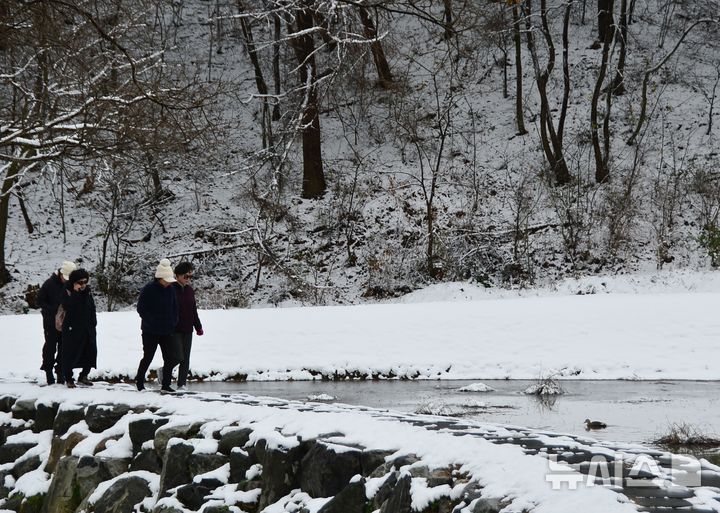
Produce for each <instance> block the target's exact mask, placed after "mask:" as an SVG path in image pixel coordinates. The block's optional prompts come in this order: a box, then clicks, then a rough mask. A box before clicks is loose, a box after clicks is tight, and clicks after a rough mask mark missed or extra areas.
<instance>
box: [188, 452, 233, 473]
mask: <svg viewBox="0 0 720 513" xmlns="http://www.w3.org/2000/svg"><path fill="white" fill-rule="evenodd" d="M227 462H228V457H227V456H225V455H224V454H204V453H193V454H191V455H190V456H188V462H187V465H188V469H189V470H190V474H191V475H193V476H199V475H200V474H205V473H206V472H210V471H211V470H215V469H218V468H220V467H222V466H223V465H225V464H226V463H227Z"/></svg>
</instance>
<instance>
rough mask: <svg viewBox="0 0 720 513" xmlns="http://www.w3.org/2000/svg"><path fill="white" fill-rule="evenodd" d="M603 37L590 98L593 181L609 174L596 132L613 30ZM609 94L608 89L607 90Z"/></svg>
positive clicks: (605, 156)
mask: <svg viewBox="0 0 720 513" xmlns="http://www.w3.org/2000/svg"><path fill="white" fill-rule="evenodd" d="M607 15H608V17H609V19H610V20H612V15H613V12H612V3H610V11H609V12H608V13H607ZM604 34H605V39H604V40H603V41H602V43H603V46H602V60H601V62H600V70H599V71H598V76H597V80H596V81H595V88H594V90H593V95H592V100H591V104H590V134H591V136H592V145H593V153H594V155H595V181H596V182H597V183H603V182H605V181H607V179H608V178H609V176H610V170H609V169H608V165H607V164H608V156H609V155H608V154H607V152H603V151H602V149H601V148H600V136H599V134H598V129H599V124H598V103H599V101H600V94H601V93H602V86H603V83H604V82H605V75H606V74H607V68H608V60H609V56H610V45H611V44H612V40H613V31H612V30H607V31H605V32H604ZM608 94H610V91H608ZM608 116H610V112H609V111H608V109H606V112H605V120H604V121H607V118H608ZM605 144H606V146H605V147H606V149H607V148H608V146H607V144H608V141H605Z"/></svg>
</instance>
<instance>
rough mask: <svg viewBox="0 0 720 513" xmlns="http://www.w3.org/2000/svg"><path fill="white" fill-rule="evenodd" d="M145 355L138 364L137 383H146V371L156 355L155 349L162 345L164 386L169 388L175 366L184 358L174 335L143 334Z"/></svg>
mask: <svg viewBox="0 0 720 513" xmlns="http://www.w3.org/2000/svg"><path fill="white" fill-rule="evenodd" d="M142 344H143V357H142V360H140V365H139V366H138V370H137V375H136V376H135V383H137V384H139V385H144V384H145V373H147V370H148V369H149V368H150V364H151V363H152V361H153V358H154V357H155V351H157V348H158V346H160V351H161V352H162V357H163V379H162V388H168V387H169V386H170V382H171V381H172V371H173V368H174V367H175V366H176V365H177V364H178V363H180V361H181V360H182V354H181V353H180V351H179V349H178V347H177V344H176V343H175V340H174V338H173V336H172V335H150V334H147V333H143V334H142Z"/></svg>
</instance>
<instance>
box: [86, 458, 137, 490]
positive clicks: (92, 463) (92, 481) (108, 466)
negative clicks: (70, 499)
mask: <svg viewBox="0 0 720 513" xmlns="http://www.w3.org/2000/svg"><path fill="white" fill-rule="evenodd" d="M127 468H128V461H127V460H125V459H117V458H100V457H97V456H88V455H86V456H82V457H81V458H80V460H79V461H78V463H77V466H76V468H75V477H76V481H77V485H78V491H79V493H80V497H83V498H84V497H87V496H88V495H90V494H91V493H92V492H93V491H94V490H95V488H97V485H99V484H100V483H102V482H103V481H107V480H108V479H112V478H114V477H117V476H119V475H121V474H123V473H124V472H127Z"/></svg>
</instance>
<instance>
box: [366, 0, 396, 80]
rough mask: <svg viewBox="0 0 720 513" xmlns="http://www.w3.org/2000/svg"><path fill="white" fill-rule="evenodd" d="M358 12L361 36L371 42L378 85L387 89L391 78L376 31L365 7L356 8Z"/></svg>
mask: <svg viewBox="0 0 720 513" xmlns="http://www.w3.org/2000/svg"><path fill="white" fill-rule="evenodd" d="M358 12H359V14H360V21H361V23H362V26H363V34H364V35H365V38H367V39H369V40H371V41H372V43H370V51H371V52H372V56H373V60H374V61H375V68H376V69H377V73H378V78H379V82H378V83H379V84H380V86H381V87H383V88H385V89H387V88H388V87H389V86H390V85H391V84H392V82H393V77H392V73H391V72H390V65H389V64H388V61H387V58H386V57H385V51H384V50H383V47H382V44H381V43H380V41H378V40H377V29H376V28H375V24H374V23H373V21H372V18H370V13H368V11H367V9H366V8H365V7H362V6H360V7H358Z"/></svg>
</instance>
